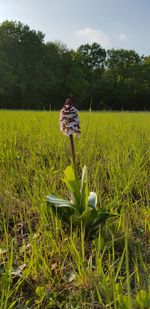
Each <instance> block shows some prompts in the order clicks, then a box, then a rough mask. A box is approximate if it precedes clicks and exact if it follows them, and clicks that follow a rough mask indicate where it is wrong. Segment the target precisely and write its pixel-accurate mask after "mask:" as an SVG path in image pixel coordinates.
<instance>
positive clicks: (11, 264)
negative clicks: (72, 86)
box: [0, 111, 150, 309]
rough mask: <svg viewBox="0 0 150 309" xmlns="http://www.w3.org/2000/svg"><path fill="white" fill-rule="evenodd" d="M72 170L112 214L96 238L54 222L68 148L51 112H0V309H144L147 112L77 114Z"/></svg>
mask: <svg viewBox="0 0 150 309" xmlns="http://www.w3.org/2000/svg"><path fill="white" fill-rule="evenodd" d="M79 116H80V120H81V129H82V132H81V137H80V139H78V138H77V139H75V146H76V154H77V166H78V172H79V174H80V173H81V169H82V167H83V165H84V164H86V165H87V166H88V172H89V182H90V189H91V190H92V191H95V192H97V194H98V206H99V207H104V206H105V207H106V208H107V209H108V210H110V211H111V212H112V213H117V214H118V215H117V219H116V220H115V221H114V222H111V221H110V222H108V223H107V225H105V226H103V227H102V228H101V229H100V231H99V234H98V237H97V238H96V239H95V240H93V241H89V240H84V235H83V233H82V231H81V232H79V231H77V230H74V229H71V228H70V227H68V226H66V225H65V224H64V223H62V222H61V220H60V219H57V218H56V217H55V216H54V215H53V213H52V212H51V210H50V208H48V207H47V205H46V200H45V197H46V195H47V194H49V193H54V194H55V193H58V194H60V196H63V197H67V194H68V193H67V191H66V188H65V185H64V184H63V182H62V180H61V179H62V178H63V171H64V169H65V168H66V166H67V165H69V164H70V155H71V153H70V145H69V140H68V138H67V137H65V136H63V135H62V134H61V133H60V131H59V114H58V113H57V112H20V111H18V112H17V111H14V112H9V111H1V112H0V241H1V242H0V293H1V295H0V297H1V299H0V306H1V307H0V308H1V309H10V308H15V309H25V308H26V309H27V308H41V309H42V308H43V309H45V308H53V309H55V308H65V309H67V308H68V309H71V308H73V309H74V308H76V309H77V308H88V309H92V308H93V309H97V308H100V309H101V308H104V309H105V308H114V309H130V308H133V309H136V308H137V309H138V308H141V309H146V308H147V309H148V308H150V275H149V273H150V114H149V113H93V112H92V113H80V114H79Z"/></svg>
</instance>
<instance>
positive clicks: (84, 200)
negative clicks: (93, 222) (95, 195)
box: [80, 165, 88, 213]
mask: <svg viewBox="0 0 150 309" xmlns="http://www.w3.org/2000/svg"><path fill="white" fill-rule="evenodd" d="M80 194H81V198H80V211H81V213H82V212H83V211H84V210H85V209H86V208H87V206H88V172H87V166H86V165H84V167H83V169H82V179H81V189H80Z"/></svg>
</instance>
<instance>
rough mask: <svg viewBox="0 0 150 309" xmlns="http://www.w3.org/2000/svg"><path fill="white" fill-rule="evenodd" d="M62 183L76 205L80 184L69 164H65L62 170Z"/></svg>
mask: <svg viewBox="0 0 150 309" xmlns="http://www.w3.org/2000/svg"><path fill="white" fill-rule="evenodd" d="M63 181H64V183H65V184H66V186H67V188H68V190H69V191H70V193H71V197H72V200H73V202H75V203H76V204H77V205H79V203H80V184H79V181H78V180H77V179H76V177H75V173H74V169H73V167H72V166H71V165H69V166H67V168H66V169H65V171H64V179H63Z"/></svg>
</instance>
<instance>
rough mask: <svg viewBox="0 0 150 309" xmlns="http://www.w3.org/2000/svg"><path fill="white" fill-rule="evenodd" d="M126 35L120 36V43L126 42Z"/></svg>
mask: <svg viewBox="0 0 150 309" xmlns="http://www.w3.org/2000/svg"><path fill="white" fill-rule="evenodd" d="M126 38H127V37H126V35H125V33H120V35H119V40H120V41H125V40H126Z"/></svg>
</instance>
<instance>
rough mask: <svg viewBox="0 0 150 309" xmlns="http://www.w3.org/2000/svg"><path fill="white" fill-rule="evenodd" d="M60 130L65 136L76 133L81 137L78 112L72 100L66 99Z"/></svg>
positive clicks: (61, 113)
mask: <svg viewBox="0 0 150 309" xmlns="http://www.w3.org/2000/svg"><path fill="white" fill-rule="evenodd" d="M60 130H61V132H62V133H63V134H65V135H67V136H71V135H73V134H74V133H75V134H77V135H78V136H79V135H80V121H79V117H78V111H77V109H76V108H75V107H74V106H73V104H72V100H71V99H70V98H68V99H66V101H65V103H64V106H63V108H62V109H61V111H60Z"/></svg>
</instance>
